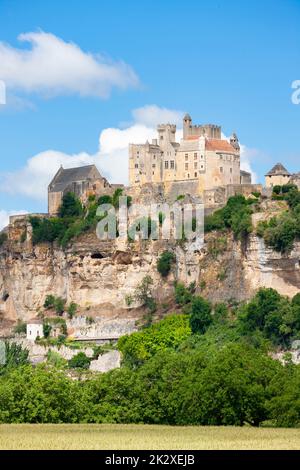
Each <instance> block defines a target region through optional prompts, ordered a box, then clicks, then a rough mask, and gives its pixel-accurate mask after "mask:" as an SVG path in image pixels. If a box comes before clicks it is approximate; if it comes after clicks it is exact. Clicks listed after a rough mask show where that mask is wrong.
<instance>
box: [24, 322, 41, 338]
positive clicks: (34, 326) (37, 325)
mask: <svg viewBox="0 0 300 470" xmlns="http://www.w3.org/2000/svg"><path fill="white" fill-rule="evenodd" d="M26 337H27V339H29V340H30V341H35V340H36V339H37V338H38V337H39V338H43V337H44V330H43V322H42V320H37V319H33V320H29V322H28V323H27V326H26Z"/></svg>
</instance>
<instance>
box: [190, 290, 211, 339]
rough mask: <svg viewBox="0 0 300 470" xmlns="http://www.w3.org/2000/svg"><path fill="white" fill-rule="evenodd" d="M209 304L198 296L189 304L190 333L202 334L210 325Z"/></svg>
mask: <svg viewBox="0 0 300 470" xmlns="http://www.w3.org/2000/svg"><path fill="white" fill-rule="evenodd" d="M211 310H212V307H211V304H210V302H208V301H207V300H205V299H203V298H202V297H200V296H197V297H194V298H193V300H192V303H191V315H190V326H191V330H192V333H194V334H195V333H200V334H203V333H205V331H206V330H207V328H208V327H209V326H210V324H211V323H212V321H213V319H212V316H211Z"/></svg>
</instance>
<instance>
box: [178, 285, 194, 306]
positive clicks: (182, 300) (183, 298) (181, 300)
mask: <svg viewBox="0 0 300 470" xmlns="http://www.w3.org/2000/svg"><path fill="white" fill-rule="evenodd" d="M192 298H193V294H192V292H191V290H190V289H188V288H186V287H185V285H184V284H183V283H181V282H176V283H175V302H176V303H177V304H178V305H181V306H184V305H187V304H189V303H190V302H191V300H192Z"/></svg>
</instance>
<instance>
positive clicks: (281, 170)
mask: <svg viewBox="0 0 300 470" xmlns="http://www.w3.org/2000/svg"><path fill="white" fill-rule="evenodd" d="M274 175H285V176H290V173H289V172H288V171H287V169H286V168H285V167H284V166H283V165H282V164H281V163H276V165H275V166H273V168H272V170H270V171H269V172H268V173H267V174H266V176H274Z"/></svg>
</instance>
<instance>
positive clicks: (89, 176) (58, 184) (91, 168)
mask: <svg viewBox="0 0 300 470" xmlns="http://www.w3.org/2000/svg"><path fill="white" fill-rule="evenodd" d="M115 189H116V186H115V185H110V184H109V182H108V181H107V180H106V178H104V177H103V176H101V174H100V173H99V171H98V169H97V167H96V166H95V165H88V166H81V167H78V168H68V169H64V168H63V167H62V166H61V167H60V169H59V170H58V172H57V173H56V175H55V176H54V178H53V180H52V181H51V183H50V184H49V186H48V212H49V214H50V215H51V216H53V215H56V214H57V212H58V209H59V207H60V205H61V203H62V198H63V196H64V194H66V193H68V192H72V193H74V194H76V196H78V197H79V198H80V199H81V201H82V203H85V202H86V201H87V199H88V197H89V196H91V195H96V196H100V195H101V194H111V193H113V191H114V190H115Z"/></svg>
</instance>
